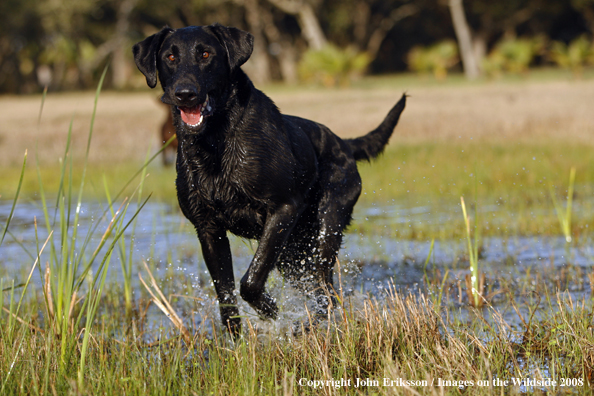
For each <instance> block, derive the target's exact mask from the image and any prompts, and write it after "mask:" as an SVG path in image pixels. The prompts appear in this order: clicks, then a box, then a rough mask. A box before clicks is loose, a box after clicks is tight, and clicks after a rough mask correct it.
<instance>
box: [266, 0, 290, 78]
mask: <svg viewBox="0 0 594 396" xmlns="http://www.w3.org/2000/svg"><path fill="white" fill-rule="evenodd" d="M261 11H262V14H261V18H262V22H263V25H264V34H265V35H266V38H267V39H268V43H269V44H270V49H271V50H270V53H271V54H272V56H274V57H276V59H277V60H278V64H279V69H280V74H281V77H282V79H283V81H284V82H285V83H286V84H296V83H297V80H298V78H297V77H298V76H297V49H296V48H295V45H294V44H293V43H292V42H291V38H290V37H289V36H288V35H286V34H284V33H281V31H280V30H279V29H278V28H277V27H276V25H275V23H274V17H273V15H272V12H270V10H268V9H264V8H261Z"/></svg>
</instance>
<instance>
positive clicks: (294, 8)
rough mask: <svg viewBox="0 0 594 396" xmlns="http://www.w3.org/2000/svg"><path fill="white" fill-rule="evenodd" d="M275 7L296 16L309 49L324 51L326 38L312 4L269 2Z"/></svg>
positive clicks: (290, 0)
mask: <svg viewBox="0 0 594 396" xmlns="http://www.w3.org/2000/svg"><path fill="white" fill-rule="evenodd" d="M268 1H270V3H272V4H273V5H274V6H276V7H278V8H279V9H280V10H281V11H283V12H286V13H287V14H291V15H295V16H296V17H297V21H298V22H299V27H300V28H301V35H302V36H303V38H304V39H305V40H306V41H307V45H308V46H309V48H311V49H313V50H320V49H322V48H323V47H324V46H325V45H326V43H327V40H326V36H325V35H324V31H323V30H322V27H321V26H320V21H319V20H318V18H317V17H316V14H315V12H314V10H313V7H312V6H311V4H309V3H308V2H307V1H306V0H268Z"/></svg>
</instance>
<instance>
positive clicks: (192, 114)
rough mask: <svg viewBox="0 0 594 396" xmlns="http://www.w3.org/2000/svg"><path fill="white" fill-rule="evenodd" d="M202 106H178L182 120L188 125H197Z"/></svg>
mask: <svg viewBox="0 0 594 396" xmlns="http://www.w3.org/2000/svg"><path fill="white" fill-rule="evenodd" d="M201 110H202V106H200V105H198V106H194V107H180V108H179V112H180V113H181V118H182V121H183V122H185V123H186V124H188V125H198V123H199V122H200V116H201V115H202V113H201Z"/></svg>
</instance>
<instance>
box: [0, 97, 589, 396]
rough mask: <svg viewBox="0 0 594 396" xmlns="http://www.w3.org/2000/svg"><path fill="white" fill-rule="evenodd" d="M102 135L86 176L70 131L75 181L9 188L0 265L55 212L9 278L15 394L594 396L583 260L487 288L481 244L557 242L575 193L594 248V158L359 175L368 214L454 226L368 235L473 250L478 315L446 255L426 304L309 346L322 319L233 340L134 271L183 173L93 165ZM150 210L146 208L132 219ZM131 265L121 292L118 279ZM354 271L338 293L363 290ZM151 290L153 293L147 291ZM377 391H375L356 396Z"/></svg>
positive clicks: (378, 308)
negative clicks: (558, 198) (88, 219)
mask: <svg viewBox="0 0 594 396" xmlns="http://www.w3.org/2000/svg"><path fill="white" fill-rule="evenodd" d="M98 92H99V90H98V91H97V93H96V95H95V109H96V105H97V99H98ZM341 94H342V92H341ZM94 121H95V116H92V117H91V127H90V129H89V133H88V137H87V140H86V143H87V144H86V145H85V146H84V148H85V154H84V155H83V157H82V159H77V158H76V157H75V156H74V155H73V154H74V152H73V149H72V147H73V142H72V123H71V126H70V132H69V134H68V137H67V141H66V148H65V151H64V154H63V156H62V157H61V158H62V161H61V165H60V167H59V168H56V169H53V168H52V167H51V166H42V165H41V164H40V163H39V162H38V163H37V164H36V166H35V169H31V166H30V162H31V161H26V159H27V157H25V160H23V161H21V166H19V167H14V169H12V168H9V171H8V173H6V174H5V175H3V179H2V181H1V183H0V186H2V191H3V194H4V197H3V198H4V199H6V198H8V197H10V198H11V201H9V202H12V204H11V205H10V207H11V208H12V209H11V210H10V213H11V215H9V216H8V217H7V218H6V220H4V221H3V222H2V223H3V224H0V226H1V228H0V230H2V234H1V236H2V237H1V238H0V252H1V249H2V248H3V246H1V245H2V243H6V241H7V240H8V238H13V239H14V236H13V235H11V231H10V222H11V218H12V213H13V211H14V208H15V207H18V201H21V202H22V200H23V199H35V200H36V201H38V202H40V205H41V207H42V209H43V212H44V219H43V223H44V226H45V232H43V234H44V236H43V237H41V236H39V235H41V234H42V232H40V231H39V230H37V225H35V233H36V235H37V241H36V246H35V247H34V248H33V250H34V251H33V253H30V254H29V255H25V254H24V255H23V257H22V259H20V260H22V266H21V268H22V270H20V271H17V272H16V274H8V273H7V271H6V270H5V269H4V268H0V270H1V271H0V394H2V395H18V394H27V395H47V394H76V395H95V394H106V395H111V394H113V395H119V394H143V395H146V394H148V395H153V394H155V395H162V394H179V395H195V394H217V395H231V394H232V395H255V394H262V395H271V394H279V395H280V394H282V395H297V394H299V395H301V394H306V395H309V394H312V395H313V394H316V395H317V394H320V393H322V394H328V395H334V394H336V395H343V394H344V395H346V394H349V395H350V394H361V395H363V394H430V393H438V394H441V393H444V394H452V395H457V394H460V393H461V392H462V393H469V394H470V393H472V394H479V395H481V394H484V395H487V394H501V393H512V394H514V393H519V392H529V393H531V392H534V393H539V392H551V393H564V392H565V391H568V392H572V393H574V394H591V391H590V387H591V384H592V382H593V381H594V352H593V350H592V345H594V335H593V333H592V329H591V323H592V316H593V315H594V299H593V297H592V292H591V290H592V289H593V286H594V272H593V271H592V268H583V267H579V266H574V265H572V264H571V262H570V261H569V260H568V261H567V262H566V263H565V265H564V266H563V267H558V266H557V267H556V266H554V265H550V266H542V268H540V267H539V268H536V269H534V270H533V269H531V268H522V269H520V268H515V266H510V267H511V268H512V269H511V270H510V273H509V274H505V276H504V274H502V273H501V272H499V271H497V270H494V273H493V274H488V275H487V276H486V277H484V275H482V274H480V273H479V269H478V260H479V258H480V243H479V241H478V238H477V236H478V229H479V226H480V234H481V239H483V240H484V238H485V237H488V236H494V235H496V236H501V237H503V238H513V237H515V236H518V235H536V236H546V235H557V234H558V233H559V223H558V219H557V216H556V211H555V207H556V206H557V207H558V208H561V206H559V204H558V203H557V204H554V203H553V202H552V200H551V196H550V195H549V193H550V190H549V186H552V187H553V188H554V189H555V190H556V191H557V193H559V190H561V191H565V188H567V197H568V198H567V206H566V209H565V218H567V217H568V216H569V215H571V214H572V213H573V215H572V216H571V221H567V222H566V223H567V224H568V225H569V224H570V226H568V227H567V228H568V229H569V235H571V236H572V244H573V246H577V247H580V248H581V247H586V246H587V245H588V244H589V243H590V242H591V240H592V236H591V235H590V234H589V231H590V230H589V228H588V225H590V224H593V223H594V222H593V218H592V216H594V210H593V209H594V202H592V199H591V197H592V195H593V192H594V191H593V186H592V180H593V179H594V178H593V176H594V159H593V157H592V155H591V147H590V146H588V145H584V144H580V143H579V142H574V141H563V142H560V141H559V140H555V139H553V138H549V139H539V140H538V141H537V142H536V141H532V140H530V139H529V138H527V139H526V140H523V139H521V138H517V139H515V140H513V141H512V140H501V141H496V140H480V139H477V140H473V141H468V140H465V141H459V142H458V141H435V140H432V139H426V140H424V141H414V140H410V141H406V140H404V139H403V140H402V141H399V142H398V144H393V145H391V146H390V148H389V149H388V150H387V151H386V153H385V154H384V155H383V156H382V157H381V158H380V159H379V160H377V161H374V162H373V163H371V164H369V165H367V164H362V165H361V166H360V169H361V173H362V178H363V180H364V189H365V190H364V192H363V195H362V197H361V205H362V206H363V207H364V206H365V205H374V204H378V205H390V204H394V205H405V206H407V207H418V206H428V207H430V208H432V209H431V210H435V211H439V213H446V214H451V218H450V219H448V220H447V221H442V222H440V223H439V224H438V223H435V224H434V223H432V222H427V223H419V222H415V221H414V220H411V221H410V223H409V224H406V225H398V224H389V225H388V226H386V225H385V224H384V225H375V224H374V223H373V222H366V221H363V219H361V220H357V219H356V220H357V221H355V223H354V225H353V227H352V229H351V232H357V233H365V232H370V233H373V234H374V235H379V234H385V235H388V236H390V237H397V238H403V237H407V238H414V239H421V240H430V239H435V240H437V241H443V240H446V239H450V240H451V239H452V238H458V237H459V238H461V239H463V238H467V241H468V258H469V260H468V261H469V263H470V265H471V266H472V267H473V270H472V275H474V277H475V279H472V281H473V282H472V284H471V285H470V286H467V288H468V291H469V297H470V296H471V295H472V298H471V299H470V301H469V302H470V304H468V303H466V302H462V288H461V283H462V282H463V279H464V274H466V273H467V272H468V266H466V258H462V260H461V262H463V263H464V268H463V272H461V271H458V270H457V263H458V262H457V261H456V262H454V263H451V265H449V266H448V265H447V264H446V267H447V270H445V273H444V275H442V274H441V272H440V271H439V269H438V268H436V266H433V269H432V270H428V267H429V262H430V260H431V254H432V252H433V246H434V241H432V243H431V248H430V252H429V255H428V257H427V260H426V262H425V264H424V278H423V280H421V279H419V282H420V285H419V289H417V290H415V291H414V293H413V292H410V293H409V292H408V291H402V290H396V288H395V287H388V290H387V291H385V292H381V293H376V294H371V293H370V294H368V295H361V294H359V293H357V292H354V291H348V292H347V291H346V289H347V288H343V287H342V285H341V284H339V286H341V287H339V289H338V292H339V298H338V303H337V305H338V306H337V307H335V309H334V310H332V311H331V314H330V315H329V317H328V318H327V320H323V321H321V322H320V323H318V324H317V325H316V326H312V327H311V328H310V329H309V331H306V332H303V333H302V334H300V335H298V336H296V335H294V334H293V332H292V329H293V326H294V321H295V320H296V319H297V320H298V323H303V324H304V325H305V324H307V323H308V321H309V318H310V314H309V313H308V312H307V311H306V310H303V311H300V314H299V317H298V318H295V315H292V314H288V313H287V312H285V311H284V310H285V309H287V308H286V307H284V306H283V304H280V306H281V320H279V321H278V322H276V323H275V324H274V325H271V324H269V323H265V322H261V321H259V320H257V319H253V316H251V314H250V311H249V310H244V311H243V312H242V313H243V314H244V315H245V318H244V319H245V320H244V323H246V326H244V333H243V336H242V337H241V338H240V339H239V340H237V341H233V340H232V339H231V338H230V337H229V336H228V334H227V333H226V332H225V331H224V330H222V329H220V328H218V327H217V325H216V323H218V322H219V319H218V313H217V309H216V306H214V301H215V297H214V291H213V287H212V286H209V285H205V286H203V287H201V289H200V290H199V291H196V289H195V288H194V287H192V286H195V285H193V284H190V285H189V286H190V287H189V290H191V291H193V292H194V293H193V294H191V295H183V294H180V289H182V287H181V286H182V285H187V284H188V282H190V283H191V282H192V281H191V280H189V279H188V277H187V274H186V272H185V271H184V272H180V273H178V274H169V273H168V274H167V276H165V277H162V278H161V279H158V280H157V279H155V278H154V277H153V275H152V273H151V269H149V265H147V264H146V263H144V266H142V267H141V264H142V262H141V260H140V258H139V257H138V256H139V255H135V254H133V252H134V251H136V249H137V245H136V244H135V243H134V240H135V235H134V233H135V231H136V228H135V218H136V217H137V216H138V215H142V212H141V210H142V206H143V204H144V203H146V201H147V200H148V198H146V196H145V195H143V194H146V192H147V191H155V192H157V193H158V194H159V198H158V199H162V200H174V199H175V198H174V194H175V192H174V189H173V182H172V180H173V177H174V175H173V171H172V170H161V169H160V168H159V167H157V166H155V165H151V164H150V162H151V161H152V160H153V159H154V158H155V157H156V156H158V155H159V153H158V152H157V153H156V154H155V155H153V156H152V157H150V158H147V159H145V161H144V165H141V164H140V163H136V164H132V163H125V164H123V166H122V164H102V163H96V164H95V163H91V162H90V160H89V150H90V145H91V138H92V137H93V125H94ZM27 163H29V167H27ZM570 169H571V171H570V182H569V185H568V184H567V171H568V170H570ZM574 169H575V170H574ZM31 174H33V178H31ZM104 175H106V176H105V177H104ZM139 177H140V179H138V178H139ZM10 178H12V183H13V187H11V188H12V189H10V190H8V189H7V188H5V187H4V186H5V185H8V184H9V183H10V180H8V179H10ZM13 189H14V190H13ZM7 191H8V192H10V194H8V192H7ZM111 191H119V192H118V193H116V194H112V193H111ZM563 195H565V194H564V193H563ZM124 196H127V197H129V198H127V199H123V198H122V197H124ZM460 196H474V197H475V200H474V201H475V202H474V209H475V214H474V222H475V225H474V238H471V233H472V231H473V229H472V227H471V225H470V219H469V216H468V213H467V212H466V206H465V204H464V201H462V202H461V203H462V207H461V208H462V210H463V216H460V213H459V209H460V207H458V206H457V205H458V202H459V201H458V200H459V197H460ZM553 196H554V195H553ZM154 198H155V197H154V196H153V197H152V198H151V199H154ZM91 200H95V201H100V202H105V203H106V205H105V206H106V209H105V213H104V216H101V217H100V218H96V219H94V220H93V221H92V223H91V224H87V225H86V227H82V226H81V225H80V224H79V211H78V210H77V208H79V207H80V206H81V203H83V202H86V201H91ZM134 201H135V202H136V205H135V207H134V206H128V205H130V203H131V202H134ZM493 206H496V207H497V209H496V210H492V211H481V210H482V209H483V208H488V207H493ZM50 208H51V209H50ZM54 208H55V211H54ZM132 208H134V212H133V213H128V214H126V213H127V212H128V210H130V211H132ZM578 208H579V211H578ZM557 213H562V210H561V209H559V210H558V211H557ZM108 214H110V216H108ZM479 214H480V217H479ZM35 224H37V223H35ZM82 230H88V231H86V233H85V232H83V231H82ZM93 234H96V235H97V236H98V238H95V239H94V241H95V242H91V241H92V240H93V239H92V238H91V237H92V235H93ZM45 235H47V236H45ZM92 244H95V245H94V246H91V245H92ZM585 251H586V253H587V252H588V251H587V250H585ZM116 252H117V253H116ZM114 253H116V254H115V255H114ZM151 254H152V253H151ZM42 255H43V258H44V259H43V260H40V258H41V257H42ZM115 256H119V260H120V263H121V266H122V268H121V277H118V279H110V278H109V277H108V276H106V274H107V269H108V267H109V265H110V263H111V262H112V260H114V259H115ZM11 259H12V258H11ZM3 260H4V257H3V256H0V263H2V262H3ZM512 260H513V258H512ZM531 271H533V272H531ZM338 272H339V279H342V277H344V276H345V275H346V271H344V269H343V270H340V269H339V271H338ZM112 273H113V270H112ZM136 274H139V276H140V274H142V276H140V278H141V282H142V283H143V284H144V286H145V289H142V288H140V287H137V288H136V289H134V288H135V286H134V283H133V282H132V278H133V277H135V275H136ZM145 274H147V275H148V279H150V282H147V283H148V284H147V283H145V282H144V279H146V278H147V276H146V275H145ZM7 275H8V276H7ZM9 276H10V278H9ZM37 276H38V277H39V278H38V279H36V278H34V277H37ZM485 278H486V279H485ZM477 279H478V280H479V283H478V285H477V284H476V280H477ZM587 279H589V280H590V285H589V286H588V284H587ZM35 280H36V281H35ZM481 282H482V284H481ZM270 286H271V289H274V288H276V289H274V290H276V291H278V289H279V288H280V289H281V290H280V291H279V293H280V294H283V295H284V293H285V289H284V288H283V287H284V286H283V285H282V282H277V280H276V279H272V280H271V282H270ZM473 289H474V290H475V291H479V292H480V296H481V297H482V298H481V300H480V301H482V305H481V303H477V298H478V297H479V296H478V294H479V293H472V290H473ZM568 290H572V291H574V294H570V293H569V292H567V291H568ZM483 291H484V292H485V293H484V294H483ZM575 291H578V292H579V295H580V298H579V300H577V299H576V298H575V296H576V293H575ZM487 292H488V293H487ZM196 293H199V295H198V296H197V295H195V294H196ZM494 296H497V298H494ZM159 310H161V311H159ZM285 314H286V315H285ZM283 315H285V316H283ZM168 319H169V320H171V322H172V323H173V326H172V325H171V324H170V323H169V322H168V321H167V320H168ZM547 378H550V379H551V380H554V381H556V383H555V384H552V383H551V382H546V379H547ZM385 379H388V382H384V381H386V380H385ZM341 380H342V381H341ZM367 380H369V381H371V382H367ZM361 381H366V382H365V384H366V385H365V386H360V387H358V388H357V387H355V385H356V384H358V383H359V382H361ZM374 381H377V383H376V382H374ZM406 381H414V382H406ZM423 381H426V383H424V382H423ZM527 381H532V382H531V383H532V385H531V383H529V382H527ZM534 381H543V382H541V383H540V384H539V385H533V384H534ZM462 382H463V385H462V384H461V383H462ZM460 386H462V387H463V388H464V390H463V389H462V388H461V387H460Z"/></svg>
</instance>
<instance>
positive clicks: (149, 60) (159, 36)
mask: <svg viewBox="0 0 594 396" xmlns="http://www.w3.org/2000/svg"><path fill="white" fill-rule="evenodd" d="M171 32H173V29H171V28H170V27H168V26H166V27H164V28H163V29H161V31H160V32H159V33H156V34H153V35H152V36H149V37H147V38H145V39H144V40H143V41H141V42H139V43H136V44H135V45H134V47H132V52H133V53H134V62H136V67H138V70H140V71H141V72H142V74H144V76H145V77H146V83H147V84H148V86H149V87H151V88H155V87H156V86H157V53H158V52H159V49H160V48H161V44H163V40H165V37H167V35H168V34H169V33H171Z"/></svg>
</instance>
